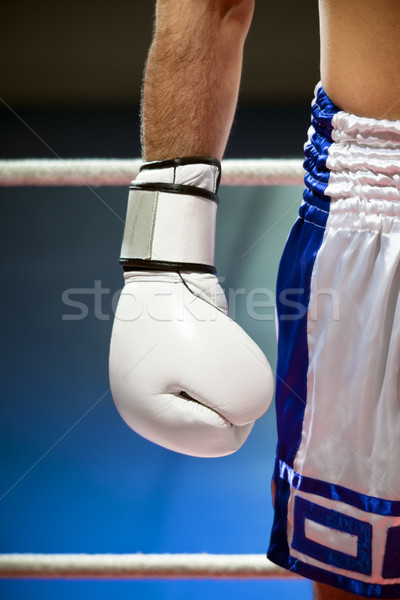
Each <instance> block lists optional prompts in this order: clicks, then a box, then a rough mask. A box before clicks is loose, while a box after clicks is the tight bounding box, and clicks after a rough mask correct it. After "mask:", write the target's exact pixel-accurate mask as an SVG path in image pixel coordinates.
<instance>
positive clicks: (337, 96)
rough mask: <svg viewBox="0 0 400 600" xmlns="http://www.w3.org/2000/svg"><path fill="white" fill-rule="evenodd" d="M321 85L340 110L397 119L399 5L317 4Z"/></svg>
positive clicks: (346, 0) (370, 0)
mask: <svg viewBox="0 0 400 600" xmlns="http://www.w3.org/2000/svg"><path fill="white" fill-rule="evenodd" d="M319 9H320V28H321V80H322V84H323V87H324V89H325V91H326V93H327V94H328V96H329V97H330V98H331V99H332V100H333V102H335V104H336V105H337V106H339V108H341V109H343V110H345V111H347V112H350V113H354V114H356V115H360V116H365V117H373V118H376V119H382V118H387V119H400V78H399V74H400V2H399V0H319Z"/></svg>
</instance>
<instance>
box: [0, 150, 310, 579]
mask: <svg viewBox="0 0 400 600" xmlns="http://www.w3.org/2000/svg"><path fill="white" fill-rule="evenodd" d="M141 164H142V160H141V159H62V158H60V159H18V160H12V159H9V160H0V186H2V187H5V186H122V185H124V186H125V185H126V186H127V185H129V183H130V181H131V180H132V179H134V177H135V176H136V175H137V173H138V172H139V168H140V165H141ZM302 164H303V163H302V160H301V159H226V160H223V161H222V173H223V175H222V182H221V183H222V185H230V186H233V185H236V186H239V185H245V186H260V185H262V186H265V185H302V184H303V178H304V171H303V166H302ZM298 577H299V576H298V575H296V574H295V573H291V572H289V571H286V570H285V569H282V568H280V567H278V566H276V565H274V564H273V563H272V562H271V561H269V560H268V559H267V558H266V557H265V555H264V554H206V553H204V554H142V553H136V554H16V553H15V554H0V579H115V580H116V579H267V578H268V579H271V578H298Z"/></svg>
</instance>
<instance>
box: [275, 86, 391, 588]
mask: <svg viewBox="0 0 400 600" xmlns="http://www.w3.org/2000/svg"><path fill="white" fill-rule="evenodd" d="M304 165H305V169H306V176H305V184H306V187H305V192H304V202H303V203H302V205H301V207H300V214H299V218H298V220H297V221H296V223H295V225H294V227H293V229H292V231H291V233H290V236H289V238H288V241H287V244H286V247H285V250H284V253H283V256H282V259H281V263H280V267H279V273H278V282H277V317H278V327H279V331H278V365H277V382H276V408H277V427H278V445H277V457H276V465H275V471H274V481H275V485H276V493H275V499H274V501H275V517H274V524H273V529H272V534H271V542H270V547H269V551H268V557H269V558H270V559H271V560H272V561H273V562H275V563H277V564H278V565H281V566H282V567H285V568H287V569H289V570H291V571H294V572H296V573H299V574H301V575H304V576H305V577H308V578H310V579H314V580H316V581H320V582H323V583H326V584H329V585H332V586H335V587H339V588H342V589H344V590H347V591H349V592H351V593H354V594H358V595H361V596H369V597H371V598H400V298H399V292H400V121H388V120H375V119H370V118H362V117H357V116H355V115H351V114H348V113H346V112H343V111H341V110H339V109H338V108H337V107H336V106H335V105H334V104H333V103H332V102H331V101H330V99H329V98H328V97H327V95H326V94H325V92H324V90H323V88H322V87H321V86H320V85H319V86H317V88H316V96H315V99H314V102H313V105H312V126H311V128H310V130H309V139H308V142H307V144H306V145H305V163H304Z"/></svg>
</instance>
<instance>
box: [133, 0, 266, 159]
mask: <svg viewBox="0 0 400 600" xmlns="http://www.w3.org/2000/svg"><path fill="white" fill-rule="evenodd" d="M253 10H254V0H158V2H157V8H156V18H155V28H154V39H153V42H152V45H151V47H150V51H149V57H148V61H147V66H146V71H145V78H144V88H143V99H142V147H143V158H144V159H145V160H146V161H153V160H162V159H166V158H171V157H176V156H180V157H182V156H212V157H214V158H218V159H221V158H222V155H223V153H224V150H225V146H226V143H227V140H228V136H229V132H230V129H231V125H232V121H233V117H234V112H235V108H236V103H237V96H238V91H239V83H240V75H241V68H242V52H243V45H244V41H245V38H246V35H247V32H248V29H249V26H250V22H251V18H252V15H253Z"/></svg>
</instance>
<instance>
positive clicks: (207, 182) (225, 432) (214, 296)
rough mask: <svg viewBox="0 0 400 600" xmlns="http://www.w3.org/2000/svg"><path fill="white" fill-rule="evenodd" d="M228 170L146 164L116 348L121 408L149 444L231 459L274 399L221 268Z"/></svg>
mask: <svg viewBox="0 0 400 600" xmlns="http://www.w3.org/2000/svg"><path fill="white" fill-rule="evenodd" d="M220 173H221V171H220V163H219V162H218V161H216V160H213V159H203V158H198V157H196V158H183V159H173V160H168V161H160V162H153V163H145V164H144V165H143V167H142V169H141V171H140V174H139V175H138V177H137V179H136V180H135V181H134V182H133V183H132V184H131V186H130V194H129V200H128V210H127V217H126V226H125V233H124V239H123V243H122V250H121V263H122V265H123V266H124V270H125V275H124V277H125V287H124V289H123V290H122V293H121V297H120V300H119V303H118V307H117V311H116V315H115V321H114V327H113V333H112V338H111V349H110V382H111V390H112V395H113V398H114V402H115V404H116V407H117V409H118V411H119V413H120V414H121V416H122V418H123V419H124V420H125V421H126V423H127V424H128V425H129V426H130V427H131V428H132V429H133V430H134V431H136V432H137V433H139V434H140V435H142V436H143V437H145V438H147V439H149V440H151V441H152V442H155V443H157V444H159V445H161V446H164V447H165V448H169V449H170V450H175V451H176V452H182V453H184V454H189V455H192V456H203V457H211V456H224V455H226V454H230V453H232V452H235V450H237V449H238V448H240V446H242V444H243V443H244V441H245V440H246V438H247V437H248V435H249V433H250V431H251V429H252V427H253V425H254V421H255V420H256V419H258V418H259V417H261V416H262V415H263V414H264V412H265V411H266V410H267V408H268V406H269V404H270V402H271V399H272V394H273V377H272V373H271V369H270V366H269V364H268V361H267V359H266V358H265V356H264V354H263V353H262V351H261V350H260V348H259V347H258V346H257V345H256V344H255V343H254V342H253V341H252V340H251V338H250V337H249V336H248V335H247V334H246V333H245V332H244V331H243V330H242V329H241V328H240V327H239V326H238V325H237V324H236V323H235V322H234V321H232V320H231V319H230V318H229V317H228V316H227V305H226V300H225V296H224V293H223V291H222V289H221V288H220V286H219V284H218V280H217V278H216V276H215V268H214V235H215V221H216V210H217V203H218V198H217V195H216V194H217V191H218V186H219V181H220Z"/></svg>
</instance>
